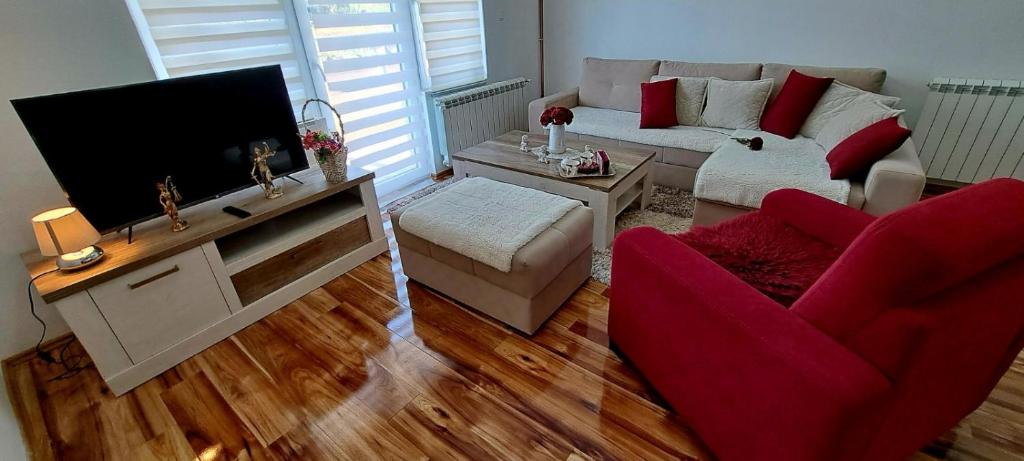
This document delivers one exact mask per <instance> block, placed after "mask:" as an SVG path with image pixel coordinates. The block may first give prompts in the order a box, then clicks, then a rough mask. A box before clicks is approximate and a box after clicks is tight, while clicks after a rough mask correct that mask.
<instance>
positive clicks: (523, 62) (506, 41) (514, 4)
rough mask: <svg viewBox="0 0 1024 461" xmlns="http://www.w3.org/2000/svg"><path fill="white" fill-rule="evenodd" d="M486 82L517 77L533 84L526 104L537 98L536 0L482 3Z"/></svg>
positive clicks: (495, 0) (488, 0)
mask: <svg viewBox="0 0 1024 461" xmlns="http://www.w3.org/2000/svg"><path fill="white" fill-rule="evenodd" d="M483 4H484V31H485V35H486V41H487V80H488V81H490V82H500V81H502V80H508V79H510V78H516V77H526V78H528V79H530V80H532V81H533V83H532V84H531V85H530V86H529V87H527V93H526V94H527V100H533V99H536V98H539V97H540V58H539V56H540V52H539V49H540V48H539V47H540V45H539V42H538V37H540V23H539V22H538V19H539V18H538V13H537V0H484V2H483Z"/></svg>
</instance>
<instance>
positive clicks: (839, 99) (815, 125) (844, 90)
mask: <svg viewBox="0 0 1024 461" xmlns="http://www.w3.org/2000/svg"><path fill="white" fill-rule="evenodd" d="M859 101H876V102H878V103H881V104H885V105H886V106H889V107H896V105H897V104H899V102H900V98H897V97H895V96H885V95H881V94H877V93H871V92H868V91H864V90H861V89H859V88H854V87H852V86H850V85H847V84H845V83H842V82H832V86H830V87H828V90H827V91H825V94H823V95H821V99H819V100H818V104H815V106H814V110H812V111H811V113H810V115H808V116H807V120H806V121H804V126H802V127H800V134H802V135H804V136H806V137H808V138H814V137H817V136H818V133H819V132H820V131H821V129H822V128H823V127H824V126H825V124H827V123H828V122H829V121H831V120H832V119H833V118H835V117H836V116H837V115H839V114H841V113H842V112H843V111H844V110H846V108H847V106H849V105H851V104H854V103H856V102H859Z"/></svg>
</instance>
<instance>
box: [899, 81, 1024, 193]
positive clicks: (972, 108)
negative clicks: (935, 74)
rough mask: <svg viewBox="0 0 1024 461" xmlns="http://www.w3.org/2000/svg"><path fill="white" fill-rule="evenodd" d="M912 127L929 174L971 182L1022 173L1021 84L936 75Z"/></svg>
mask: <svg viewBox="0 0 1024 461" xmlns="http://www.w3.org/2000/svg"><path fill="white" fill-rule="evenodd" d="M928 87H929V88H931V93H930V94H929V95H928V99H927V101H926V102H925V106H924V110H923V111H922V112H921V118H920V120H918V122H917V128H916V129H915V130H914V134H913V138H914V144H916V145H917V148H918V151H919V152H920V156H921V164H922V166H923V167H924V170H925V172H926V173H927V175H928V177H929V178H931V179H940V180H945V181H952V182H958V183H975V182H980V181H984V180H986V179H990V178H995V177H1009V176H1012V177H1015V178H1019V179H1024V161H1022V160H1021V159H1022V157H1024V126H1021V121H1022V120H1024V84H1022V82H1020V81H1017V80H981V79H961V78H936V79H934V80H932V82H931V83H930V84H928Z"/></svg>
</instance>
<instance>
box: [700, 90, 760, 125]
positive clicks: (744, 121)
mask: <svg viewBox="0 0 1024 461" xmlns="http://www.w3.org/2000/svg"><path fill="white" fill-rule="evenodd" d="M773 83H774V80H772V79H770V78H769V79H765V80H754V81H731V80H709V81H708V96H707V98H708V103H707V107H705V108H704V113H703V114H701V124H702V125H704V126H710V127H716V128H728V129H733V130H757V129H759V128H760V126H761V113H762V112H764V106H765V104H766V103H767V102H768V95H770V94H771V92H772V84H773Z"/></svg>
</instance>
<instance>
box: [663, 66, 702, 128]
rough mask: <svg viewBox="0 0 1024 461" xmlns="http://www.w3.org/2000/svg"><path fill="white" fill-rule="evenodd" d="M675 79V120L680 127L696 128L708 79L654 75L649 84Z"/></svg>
mask: <svg viewBox="0 0 1024 461" xmlns="http://www.w3.org/2000/svg"><path fill="white" fill-rule="evenodd" d="M672 79H677V80H678V83H676V120H678V121H679V124H680V125H689V126H697V125H699V124H700V111H701V109H703V108H704V96H705V94H706V93H707V89H708V79H707V78H704V77H673V76H671V75H655V76H653V77H651V82H661V81H665V80H672Z"/></svg>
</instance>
